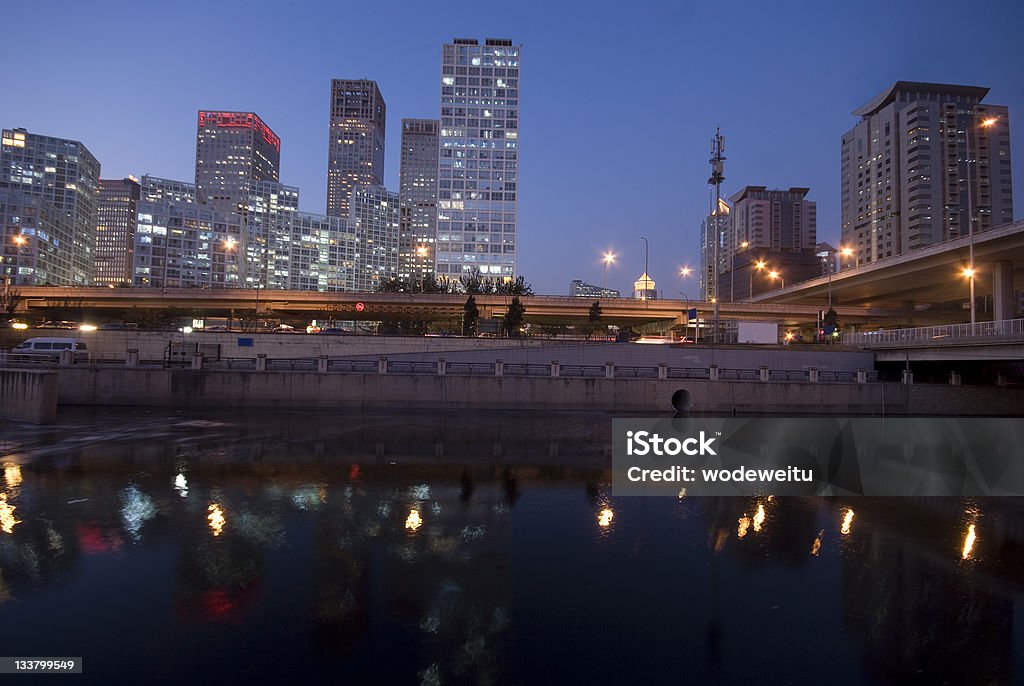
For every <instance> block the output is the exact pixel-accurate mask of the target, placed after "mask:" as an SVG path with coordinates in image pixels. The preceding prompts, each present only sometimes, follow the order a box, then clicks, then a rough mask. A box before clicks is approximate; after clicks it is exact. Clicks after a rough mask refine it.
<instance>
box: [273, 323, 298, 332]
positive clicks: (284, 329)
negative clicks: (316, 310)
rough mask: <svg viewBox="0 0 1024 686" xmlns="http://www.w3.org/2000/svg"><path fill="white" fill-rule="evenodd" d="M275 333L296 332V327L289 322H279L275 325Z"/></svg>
mask: <svg viewBox="0 0 1024 686" xmlns="http://www.w3.org/2000/svg"><path fill="white" fill-rule="evenodd" d="M274 333H295V327H294V326H289V325H288V324H278V325H277V326H275V327H274Z"/></svg>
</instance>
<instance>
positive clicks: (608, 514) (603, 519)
mask: <svg viewBox="0 0 1024 686" xmlns="http://www.w3.org/2000/svg"><path fill="white" fill-rule="evenodd" d="M614 517H615V513H614V512H612V510H611V508H609V507H606V508H604V509H603V510H601V512H600V513H599V514H598V515H597V525H598V526H600V527H609V526H611V525H612V519H613V518H614Z"/></svg>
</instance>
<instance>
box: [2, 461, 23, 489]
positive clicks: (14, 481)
mask: <svg viewBox="0 0 1024 686" xmlns="http://www.w3.org/2000/svg"><path fill="white" fill-rule="evenodd" d="M4 481H6V482H7V488H17V487H18V486H20V485H21V465H18V464H5V465H4Z"/></svg>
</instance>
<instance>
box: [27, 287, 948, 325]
mask: <svg viewBox="0 0 1024 686" xmlns="http://www.w3.org/2000/svg"><path fill="white" fill-rule="evenodd" d="M14 290H15V291H16V292H17V295H18V296H19V298H20V301H19V303H18V305H17V310H16V314H18V315H23V316H29V317H32V318H36V319H43V318H49V317H52V316H56V315H55V314H53V313H54V312H55V311H60V310H63V311H76V312H81V313H83V315H84V314H94V315H97V316H100V317H102V316H107V317H109V318H121V317H125V318H126V319H127V320H129V321H130V320H131V319H132V310H146V309H175V310H180V311H184V312H187V313H188V314H191V315H194V316H206V317H226V316H229V315H230V316H234V317H244V316H251V315H252V313H253V312H254V311H255V309H256V303H257V293H256V291H255V290H253V289H223V290H207V289H167V290H157V289H147V288H80V287H36V286H18V287H16V288H15V289H14ZM475 297H476V303H477V308H478V309H479V312H480V316H481V317H483V318H492V317H502V316H504V314H505V312H506V310H507V309H508V305H509V302H510V301H511V296H505V295H477V296H475ZM258 300H259V310H260V313H261V315H262V316H265V317H278V318H282V319H288V318H302V319H314V318H316V319H336V320H364V321H379V320H394V319H405V320H416V321H421V320H429V321H445V320H461V317H462V314H463V306H464V304H465V302H466V295H464V294H447V293H439V294H432V293H349V292H317V291H284V290H262V291H260V293H259V298H258ZM594 300H595V299H594V298H575V297H567V296H547V295H539V296H524V297H521V301H522V303H523V305H524V307H525V308H526V315H525V319H526V321H527V322H532V323H537V324H572V323H580V322H585V321H586V320H587V317H588V315H589V312H590V307H591V305H592V304H593V303H594ZM600 302H601V309H602V319H601V321H602V323H605V324H615V325H619V326H637V325H644V324H656V323H669V324H682V323H684V320H685V314H684V312H686V310H687V309H688V308H695V309H696V310H697V312H698V316H699V317H700V318H701V319H702V320H704V321H707V322H710V321H712V320H713V319H714V315H715V305H714V304H712V303H707V302H694V301H687V300H647V301H642V300H635V299H631V298H610V299H609V298H606V299H601V300H600ZM820 309H821V308H820V306H819V305H817V304H802V303H786V302H781V303H743V302H737V303H721V304H720V305H719V313H718V316H719V318H720V319H721V320H727V319H741V320H758V321H776V322H779V323H780V324H782V325H784V326H800V325H808V324H811V325H813V324H814V323H815V322H816V321H817V319H818V315H819V311H820ZM836 311H837V313H838V315H839V318H840V321H841V322H842V323H843V324H844V325H847V324H859V325H869V326H870V325H876V326H882V325H885V326H896V325H899V324H904V323H909V321H911V318H912V314H913V313H908V312H907V310H906V309H904V308H885V307H873V306H863V305H856V306H852V305H851V306H839V307H837V308H836ZM942 321H947V320H942Z"/></svg>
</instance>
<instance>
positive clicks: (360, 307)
mask: <svg viewBox="0 0 1024 686" xmlns="http://www.w3.org/2000/svg"><path fill="white" fill-rule="evenodd" d="M365 309H366V303H356V312H362V311H363V310H365Z"/></svg>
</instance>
